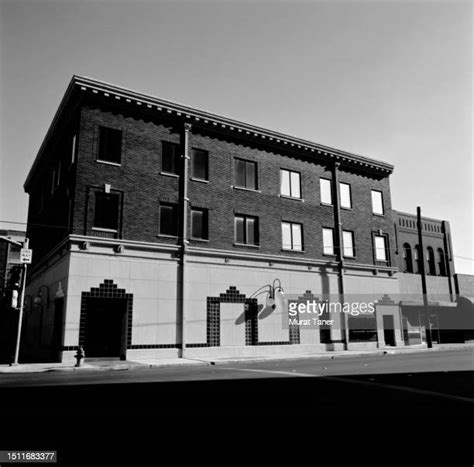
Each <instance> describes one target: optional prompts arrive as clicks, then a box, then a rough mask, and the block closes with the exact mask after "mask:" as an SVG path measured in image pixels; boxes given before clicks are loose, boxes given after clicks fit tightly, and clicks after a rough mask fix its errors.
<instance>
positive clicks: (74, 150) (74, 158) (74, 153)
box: [71, 135, 76, 165]
mask: <svg viewBox="0 0 474 467" xmlns="http://www.w3.org/2000/svg"><path fill="white" fill-rule="evenodd" d="M75 160H76V135H74V136H73V137H72V144H71V165H72V164H74V162H75Z"/></svg>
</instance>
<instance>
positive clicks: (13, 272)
mask: <svg viewBox="0 0 474 467" xmlns="http://www.w3.org/2000/svg"><path fill="white" fill-rule="evenodd" d="M0 237H3V238H7V239H10V240H12V241H13V242H18V243H20V242H23V241H24V240H25V232H24V231H21V230H0ZM20 249H21V247H20V246H18V245H16V244H15V243H10V242H8V241H5V240H2V239H1V238H0V363H10V361H11V359H12V355H13V354H12V351H13V348H14V343H15V337H16V331H17V326H18V313H17V311H16V310H15V309H14V308H12V305H15V303H14V302H15V300H13V299H12V292H13V290H14V289H17V288H18V287H17V284H18V283H19V282H20V280H21V263H20Z"/></svg>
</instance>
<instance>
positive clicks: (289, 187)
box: [280, 169, 301, 198]
mask: <svg viewBox="0 0 474 467" xmlns="http://www.w3.org/2000/svg"><path fill="white" fill-rule="evenodd" d="M280 194H281V195H282V196H289V197H291V198H301V176H300V173H299V172H293V171H291V170H285V169H280Z"/></svg>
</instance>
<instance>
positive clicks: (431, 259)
mask: <svg viewBox="0 0 474 467" xmlns="http://www.w3.org/2000/svg"><path fill="white" fill-rule="evenodd" d="M426 259H427V261H428V271H429V274H430V275H431V276H436V264H435V255H434V251H433V248H431V247H430V246H429V247H428V248H427V249H426Z"/></svg>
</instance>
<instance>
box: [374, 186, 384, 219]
mask: <svg viewBox="0 0 474 467" xmlns="http://www.w3.org/2000/svg"><path fill="white" fill-rule="evenodd" d="M372 212H373V213H374V214H383V198H382V192H381V191H375V190H372Z"/></svg>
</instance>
